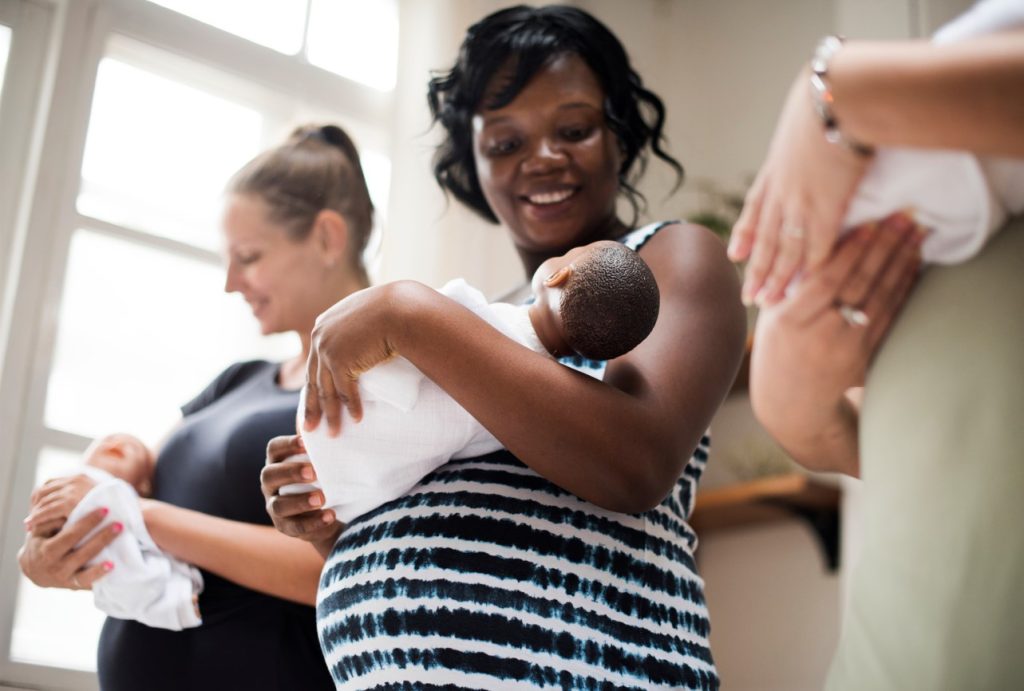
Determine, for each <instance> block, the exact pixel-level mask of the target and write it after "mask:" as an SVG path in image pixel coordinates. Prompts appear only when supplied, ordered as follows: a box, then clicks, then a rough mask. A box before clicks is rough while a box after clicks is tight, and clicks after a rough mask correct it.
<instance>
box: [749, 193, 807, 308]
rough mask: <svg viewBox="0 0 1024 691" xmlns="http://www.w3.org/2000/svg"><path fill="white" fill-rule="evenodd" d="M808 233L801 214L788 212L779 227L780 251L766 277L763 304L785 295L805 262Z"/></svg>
mask: <svg viewBox="0 0 1024 691" xmlns="http://www.w3.org/2000/svg"><path fill="white" fill-rule="evenodd" d="M806 234H807V230H806V226H805V224H804V221H802V220H801V218H800V216H799V215H798V214H797V213H796V212H791V213H788V214H786V216H785V217H784V219H783V221H782V226H781V228H780V229H779V242H778V252H777V253H776V255H775V261H774V262H773V264H772V266H771V269H770V271H769V273H768V275H767V277H766V278H765V282H764V292H763V294H762V295H761V300H760V301H759V302H760V303H761V304H762V305H764V304H768V305H771V304H774V303H776V302H778V301H779V300H781V299H782V297H783V296H784V295H785V293H786V287H787V286H788V285H789V282H790V281H792V280H793V276H794V275H796V272H797V270H798V269H799V268H800V266H801V264H802V263H803V257H804V240H805V235H806ZM755 299H756V298H755Z"/></svg>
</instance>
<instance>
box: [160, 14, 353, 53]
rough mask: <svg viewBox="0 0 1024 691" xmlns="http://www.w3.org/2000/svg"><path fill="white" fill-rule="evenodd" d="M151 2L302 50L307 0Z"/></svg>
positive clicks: (256, 39) (281, 48)
mask: <svg viewBox="0 0 1024 691" xmlns="http://www.w3.org/2000/svg"><path fill="white" fill-rule="evenodd" d="M149 1H150V2H152V3H154V4H157V5H162V6H164V7H166V8H168V9H171V10H174V11H175V12H180V13H181V14H184V15H187V16H189V17H192V18H193V19H198V20H199V21H201V22H203V23H204V24H209V25H210V26H215V27H217V28H218V29H223V30H224V31H228V32H230V33H233V34H235V35H236V36H241V37H242V38H245V39H248V40H250V41H252V42H253V43H259V44H260V45H263V46H266V47H268V48H273V49H274V50H276V51H278V52H280V53H285V54H287V55H295V54H296V53H298V52H299V51H300V50H302V33H303V31H304V30H305V27H306V2H305V0H213V1H211V0H149ZM368 4H369V3H368Z"/></svg>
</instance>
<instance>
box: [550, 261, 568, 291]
mask: <svg viewBox="0 0 1024 691" xmlns="http://www.w3.org/2000/svg"><path fill="white" fill-rule="evenodd" d="M570 276H572V264H569V265H568V266H563V267H562V268H561V269H559V270H558V271H556V272H555V273H553V274H551V275H550V276H548V277H547V278H545V279H544V285H545V286H547V287H548V288H557V287H558V286H560V285H565V282H566V281H568V280H569V277H570Z"/></svg>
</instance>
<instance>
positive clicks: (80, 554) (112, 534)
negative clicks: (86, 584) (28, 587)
mask: <svg viewBox="0 0 1024 691" xmlns="http://www.w3.org/2000/svg"><path fill="white" fill-rule="evenodd" d="M122 532H124V526H123V525H121V524H120V523H111V524H110V525H108V526H107V527H106V528H104V529H103V530H101V531H99V532H98V533H96V534H95V535H93V536H92V537H90V538H89V539H88V540H86V541H85V542H83V543H82V544H81V545H79V546H78V547H75V548H74V549H73V550H71V552H70V553H69V554H68V558H67V564H68V566H69V568H70V571H69V574H68V576H69V578H70V576H71V575H73V574H76V573H78V572H79V571H80V570H81V569H83V568H84V567H85V565H86V564H87V563H89V562H90V561H92V560H93V559H95V558H96V557H97V556H99V553H100V552H102V551H103V548H105V547H106V546H107V545H109V544H110V543H111V542H113V541H114V540H115V539H117V536H118V535H120V534H121V533H122ZM55 539H56V538H55Z"/></svg>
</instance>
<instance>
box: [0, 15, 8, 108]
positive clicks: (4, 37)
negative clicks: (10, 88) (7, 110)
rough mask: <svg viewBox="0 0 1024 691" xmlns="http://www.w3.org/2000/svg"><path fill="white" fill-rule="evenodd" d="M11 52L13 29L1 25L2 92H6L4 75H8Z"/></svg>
mask: <svg viewBox="0 0 1024 691" xmlns="http://www.w3.org/2000/svg"><path fill="white" fill-rule="evenodd" d="M10 50H11V28H10V27H9V26H4V25H3V24H0V92H3V90H4V75H6V74H7V54H8V53H9V52H10Z"/></svg>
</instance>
